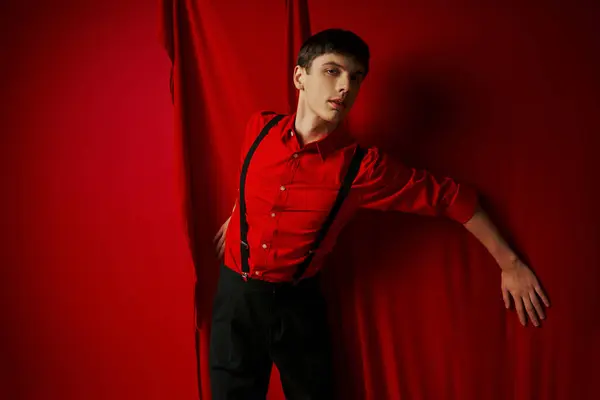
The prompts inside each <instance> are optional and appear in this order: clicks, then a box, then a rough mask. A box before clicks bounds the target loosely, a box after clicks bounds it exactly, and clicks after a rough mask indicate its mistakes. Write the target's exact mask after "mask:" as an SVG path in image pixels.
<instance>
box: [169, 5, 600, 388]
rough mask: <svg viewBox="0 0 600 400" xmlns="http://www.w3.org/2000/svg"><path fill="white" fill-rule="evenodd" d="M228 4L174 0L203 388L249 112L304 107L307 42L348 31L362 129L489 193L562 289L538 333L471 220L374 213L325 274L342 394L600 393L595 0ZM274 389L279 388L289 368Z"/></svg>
mask: <svg viewBox="0 0 600 400" xmlns="http://www.w3.org/2000/svg"><path fill="white" fill-rule="evenodd" d="M226 3H227V4H223V3H219V2H211V1H205V0H162V2H161V6H160V8H159V9H160V12H161V21H162V22H161V24H160V25H161V26H160V29H161V44H162V45H163V46H164V48H165V50H166V52H167V54H168V56H169V57H170V58H171V60H172V61H173V94H174V96H173V98H174V107H175V131H176V134H177V140H178V147H179V149H180V154H179V156H180V157H179V161H180V170H181V180H180V181H181V191H180V192H181V196H182V197H181V204H182V214H183V216H184V218H183V220H184V223H185V228H186V229H187V232H188V236H189V243H190V251H191V252H192V254H193V258H194V262H195V265H196V276H197V296H196V301H197V322H198V327H197V333H198V349H199V366H198V369H199V375H198V376H199V392H200V397H201V398H202V399H209V398H210V388H209V383H208V372H207V354H208V351H207V343H208V342H207V339H208V334H209V329H210V327H209V324H208V321H209V317H210V307H211V302H212V295H213V293H214V289H215V284H216V278H217V276H216V272H217V270H218V269H217V266H218V260H216V258H215V255H214V249H213V247H212V238H213V236H214V234H215V233H216V231H217V230H218V228H219V226H220V225H221V224H222V223H223V221H224V220H225V219H226V218H227V217H228V215H229V213H230V211H231V208H232V206H233V202H234V201H235V198H236V197H235V196H236V194H237V179H238V176H237V172H238V170H239V165H238V164H239V156H240V154H239V151H240V146H241V139H242V134H243V127H244V125H245V123H246V121H247V118H248V116H249V115H250V114H251V113H252V112H254V111H257V110H271V111H275V112H290V111H292V110H294V109H295V106H296V92H295V89H294V87H293V84H292V70H293V67H294V65H295V59H296V55H297V52H298V50H299V48H300V45H301V43H302V42H303V40H304V39H305V38H306V37H308V36H309V34H310V33H315V32H317V31H319V30H321V29H325V28H329V27H334V26H335V27H343V28H347V29H351V30H354V31H356V32H357V33H358V34H359V35H361V36H362V37H363V38H364V39H365V40H366V41H367V42H368V43H369V44H370V46H371V52H372V56H373V62H372V66H371V72H370V75H369V77H368V78H367V80H366V81H365V84H364V87H363V89H362V93H361V95H360V96H359V100H358V101H357V103H356V106H355V110H353V111H352V116H351V119H350V121H351V123H350V126H351V129H352V130H353V132H354V133H355V134H356V135H357V136H361V137H362V136H369V137H370V138H371V139H370V141H372V142H376V143H377V142H378V141H379V142H380V143H385V145H386V146H387V149H389V150H390V151H392V152H394V153H397V154H399V155H402V156H406V157H407V158H408V159H409V160H410V162H411V163H413V164H415V166H420V167H425V168H428V169H430V170H431V171H432V172H434V173H439V174H444V175H450V176H453V177H455V178H456V179H458V180H463V181H467V182H469V183H471V184H473V185H475V186H476V187H478V188H479V189H480V191H481V193H482V196H483V204H484V206H485V207H486V208H487V209H488V211H489V213H490V214H491V216H492V217H493V219H494V221H495V222H497V224H498V225H499V227H500V229H501V230H502V232H503V233H504V234H505V236H506V237H507V238H508V239H509V241H510V243H511V244H512V245H513V246H514V247H515V249H516V250H517V251H518V252H519V253H520V254H522V256H523V257H524V259H525V260H527V262H528V263H529V264H530V265H531V266H532V268H533V269H534V271H536V273H537V274H538V276H539V278H540V280H541V282H542V283H543V285H544V286H545V289H546V291H547V293H548V294H549V296H550V299H551V302H552V307H551V308H550V309H549V310H548V313H547V315H548V318H547V320H546V321H544V322H543V324H542V328H539V329H534V328H532V327H531V326H528V327H526V328H525V327H522V326H520V325H519V324H518V321H517V317H516V315H515V313H514V311H513V310H511V311H506V310H504V308H503V305H502V297H501V292H500V276H499V270H498V268H497V266H496V265H495V263H494V261H493V259H491V257H490V256H489V254H487V252H486V251H485V249H483V248H482V247H481V246H480V245H479V244H478V243H477V242H476V241H475V240H474V239H473V238H472V237H470V236H469V235H468V233H467V232H466V231H465V230H464V229H463V228H462V227H460V226H457V225H456V224H454V223H452V222H450V221H446V220H438V219H431V218H423V217H418V216H412V215H399V214H382V213H375V212H364V213H360V214H359V215H358V216H357V217H356V218H355V220H354V221H353V222H352V223H351V224H350V225H349V226H348V227H347V228H346V229H345V230H344V232H343V233H342V235H341V237H340V239H339V241H338V245H337V246H336V249H335V251H334V253H333V254H332V255H331V257H330V259H329V260H328V268H327V269H326V270H325V276H324V288H325V289H326V296H327V298H328V301H329V306H330V316H331V325H332V335H333V337H334V346H335V348H334V353H335V357H336V376H337V379H338V381H337V383H336V385H337V387H338V394H339V398H343V399H357V400H359V399H360V400H363V399H373V400H381V399H461V400H465V399H473V400H480V399H486V400H488V399H490V400H492V399H498V400H505V399H515V400H521V399H522V400H526V399H527V400H529V399H544V400H546V399H575V398H577V399H589V400H591V399H594V398H596V397H597V396H598V388H597V383H596V379H595V377H597V369H596V368H595V367H593V366H591V365H594V363H595V360H597V359H598V357H599V356H600V313H599V312H598V309H599V306H600V298H599V295H598V290H597V285H598V283H600V273H599V272H598V270H599V269H598V268H597V265H598V261H599V257H598V250H597V246H596V243H597V242H598V239H599V238H600V236H599V232H598V229H597V226H598V222H600V215H599V213H598V211H596V209H597V207H595V206H594V201H593V199H595V192H594V190H595V189H594V183H593V179H594V177H595V175H596V172H597V171H598V168H597V167H596V163H595V158H596V154H597V150H595V149H597V144H598V140H597V135H596V132H598V131H599V130H600V124H599V123H598V121H597V118H596V117H595V114H596V113H597V110H598V107H599V106H600V100H599V99H598V97H597V90H595V89H597V88H598V87H600V85H599V81H598V77H597V76H596V74H595V72H594V71H597V70H599V69H600V59H599V57H600V56H599V55H598V52H594V51H592V50H593V49H594V48H597V46H598V45H599V44H600V39H598V35H597V28H596V27H594V21H596V20H598V18H596V17H595V16H600V12H599V10H598V7H592V6H589V5H586V7H588V8H586V10H585V11H584V10H583V8H582V7H580V6H581V5H582V4H583V3H584V2H583V1H581V2H575V3H573V5H569V6H566V7H565V8H563V9H559V8H558V7H555V6H553V5H546V6H545V8H544V12H543V13H540V12H539V10H538V9H537V8H535V9H534V8H532V7H528V6H526V5H523V4H521V3H518V4H517V3H515V4H512V5H500V3H498V5H497V6H496V7H494V8H493V9H492V8H490V9H489V10H488V9H487V8H485V7H474V6H472V7H468V6H467V5H462V6H460V7H453V8H451V7H449V6H445V5H444V4H443V3H442V2H433V3H431V4H429V5H428V6H427V7H425V6H420V7H419V6H416V5H408V3H406V4H405V3H396V5H394V6H390V5H389V4H386V3H385V2H384V1H383V0H371V1H369V2H365V1H358V0H354V1H350V2H348V1H341V0H332V1H329V2H326V3H321V2H310V4H309V2H308V1H306V0H304V1H300V0H298V1H291V0H290V1H286V2H282V1H275V0H268V1H264V2H261V6H260V7H258V6H257V5H254V4H250V3H248V2H243V1H241V0H240V1H230V2H226ZM586 4H587V3H586ZM309 5H310V8H309ZM594 32H595V34H596V36H591V35H590V33H594ZM574 44H575V45H574ZM574 47H576V48H577V50H574ZM577 104H579V106H576V105H577ZM390 138H391V140H389V139H390ZM587 363H592V364H591V365H590V366H588V365H587ZM269 396H270V399H283V395H282V391H281V388H280V385H279V382H278V376H277V373H276V371H274V374H273V379H272V382H271V391H270V395H269Z"/></svg>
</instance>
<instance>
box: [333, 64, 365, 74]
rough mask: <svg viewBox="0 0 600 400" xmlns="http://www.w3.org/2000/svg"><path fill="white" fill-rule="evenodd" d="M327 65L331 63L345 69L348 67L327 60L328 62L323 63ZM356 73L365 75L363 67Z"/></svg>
mask: <svg viewBox="0 0 600 400" xmlns="http://www.w3.org/2000/svg"><path fill="white" fill-rule="evenodd" d="M326 65H331V66H334V67H338V68H341V69H344V70H345V69H346V68H344V66H343V65H341V64H338V63H336V62H335V61H329V62H326V63H324V64H323V66H326ZM355 74H359V75H364V74H365V72H364V71H363V70H362V69H359V70H357V71H356V72H355Z"/></svg>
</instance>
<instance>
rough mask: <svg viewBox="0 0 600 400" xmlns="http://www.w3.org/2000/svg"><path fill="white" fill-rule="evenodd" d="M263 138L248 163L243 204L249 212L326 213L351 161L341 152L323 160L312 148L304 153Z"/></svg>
mask: <svg viewBox="0 0 600 400" xmlns="http://www.w3.org/2000/svg"><path fill="white" fill-rule="evenodd" d="M276 139H277V138H270V137H266V138H265V139H264V140H263V142H262V143H261V144H260V145H259V146H258V148H257V149H256V152H255V153H254V155H253V157H252V158H251V160H250V164H249V167H248V173H247V177H246V201H247V202H248V203H249V208H248V211H250V212H259V213H263V212H270V211H272V210H273V209H279V210H280V211H298V212H302V211H321V212H323V211H328V210H330V209H331V207H332V206H333V203H334V201H335V199H336V197H337V194H338V191H339V189H340V187H341V185H342V181H343V178H344V175H345V172H346V170H347V167H348V164H349V161H350V159H351V157H352V152H351V151H346V150H344V149H342V150H340V151H336V152H334V153H332V154H328V155H327V157H323V156H322V154H321V153H320V152H319V150H318V148H317V147H316V146H307V147H306V148H304V149H300V148H299V147H294V146H290V145H286V144H284V143H282V142H281V141H277V140H276Z"/></svg>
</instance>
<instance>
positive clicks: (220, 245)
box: [217, 235, 225, 249]
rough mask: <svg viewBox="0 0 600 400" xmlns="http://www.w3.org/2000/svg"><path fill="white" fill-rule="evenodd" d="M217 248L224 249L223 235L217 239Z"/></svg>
mask: <svg viewBox="0 0 600 400" xmlns="http://www.w3.org/2000/svg"><path fill="white" fill-rule="evenodd" d="M217 247H218V248H219V249H220V248H223V247H225V235H221V237H220V238H219V243H218V245H217Z"/></svg>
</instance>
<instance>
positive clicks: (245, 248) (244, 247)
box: [240, 115, 284, 279]
mask: <svg viewBox="0 0 600 400" xmlns="http://www.w3.org/2000/svg"><path fill="white" fill-rule="evenodd" d="M283 117H284V116H283V115H276V116H275V117H273V119H271V120H270V121H269V122H268V123H267V124H266V125H265V127H264V128H263V129H262V131H261V132H260V134H259V135H258V137H257V138H256V140H255V141H254V143H252V146H250V150H248V154H246V158H245V159H244V164H243V165H242V173H241V175H240V242H241V243H240V249H241V256H242V276H243V277H244V279H246V278H248V274H249V273H250V267H249V265H248V258H249V257H250V246H249V245H248V221H247V220H246V197H245V195H246V175H247V174H248V166H249V165H250V160H251V159H252V156H253V155H254V152H255V151H256V149H257V148H258V145H259V144H260V142H262V140H263V139H264V138H265V136H267V133H269V131H270V130H271V128H273V127H274V126H275V125H277V123H278V122H279V121H280V120H281V119H282V118H283Z"/></svg>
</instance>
